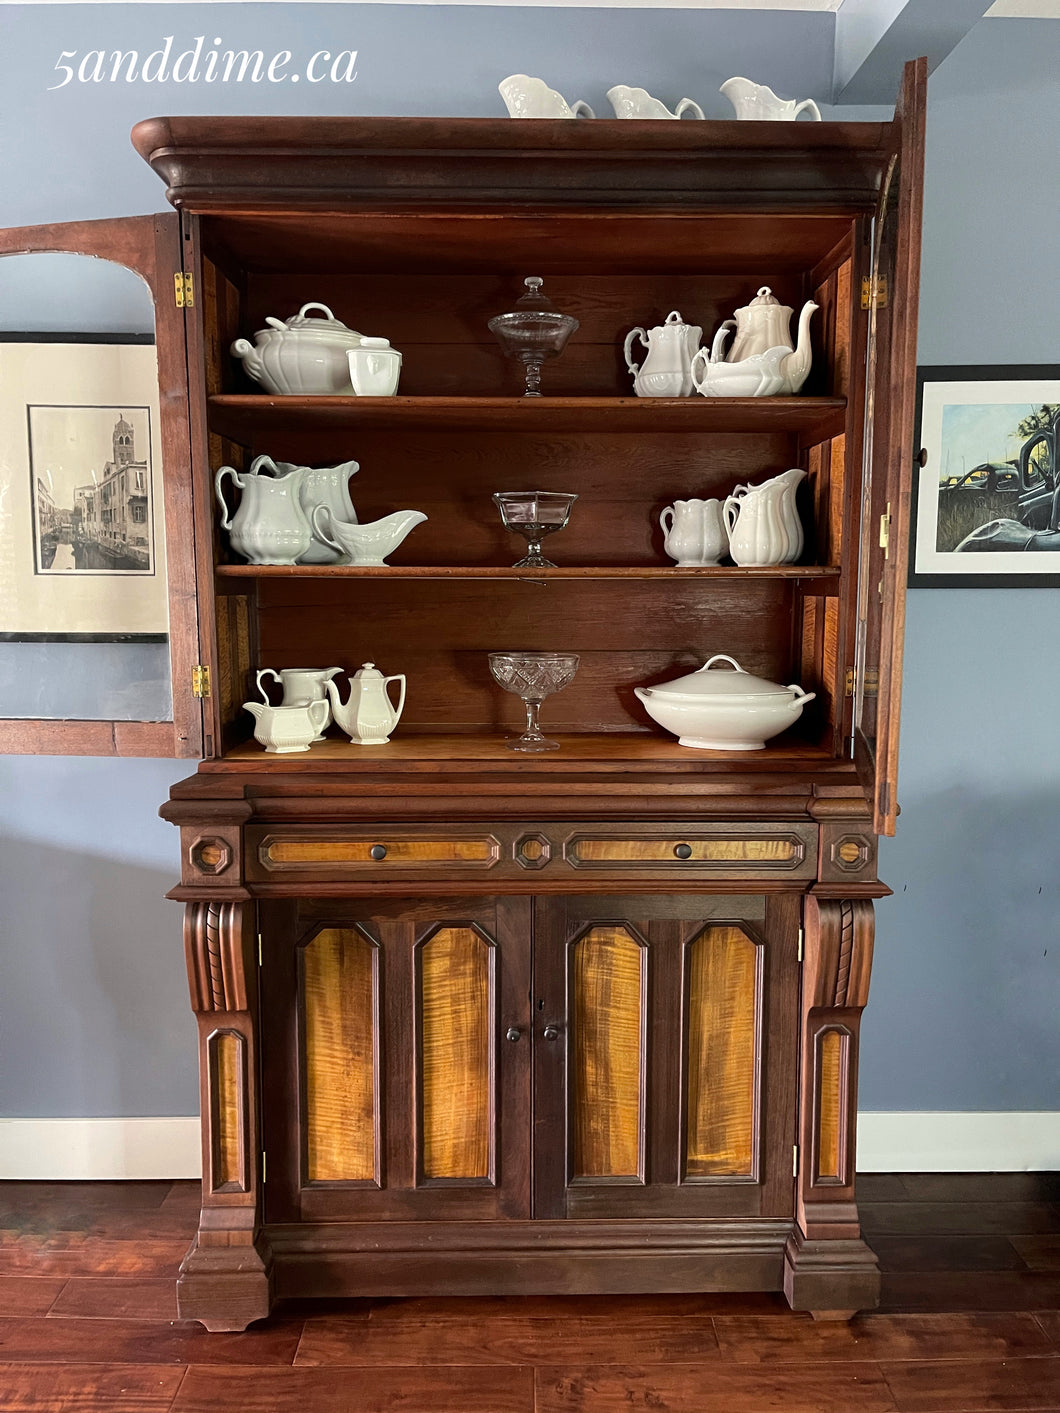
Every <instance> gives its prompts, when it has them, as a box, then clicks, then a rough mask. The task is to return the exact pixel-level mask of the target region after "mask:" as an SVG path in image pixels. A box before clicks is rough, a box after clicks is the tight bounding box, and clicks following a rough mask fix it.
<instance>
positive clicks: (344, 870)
mask: <svg viewBox="0 0 1060 1413" xmlns="http://www.w3.org/2000/svg"><path fill="white" fill-rule="evenodd" d="M245 860H246V877H247V881H248V882H251V883H254V882H257V883H269V882H273V883H278V882H280V881H281V880H285V881H292V882H293V881H295V880H297V879H304V880H305V881H306V882H312V881H314V880H315V881H318V882H326V881H331V882H335V883H341V882H343V881H354V880H357V881H359V882H369V883H376V882H378V883H385V882H387V881H388V880H392V879H396V878H409V879H416V880H424V881H425V880H432V879H433V880H438V881H445V880H456V879H458V878H459V879H467V880H470V879H471V878H472V877H473V876H474V875H476V874H479V875H483V876H485V875H489V877H490V880H491V884H490V886H491V887H492V886H497V885H499V884H500V883H501V882H502V881H503V880H509V881H515V880H519V882H520V883H522V884H525V883H528V882H529V881H530V879H531V878H534V879H540V881H541V883H542V884H543V885H544V884H548V885H550V886H553V887H555V886H557V885H560V884H562V881H563V879H564V878H566V879H567V880H568V886H577V884H576V878H577V877H581V878H583V879H586V880H588V878H589V877H590V876H591V877H592V879H593V881H594V888H595V887H596V886H597V885H598V883H604V882H606V883H609V884H610V883H616V884H622V883H624V882H630V881H638V880H639V881H644V880H647V879H659V880H666V881H672V882H675V883H676V882H677V881H678V880H680V879H682V878H695V877H698V878H707V877H711V878H717V879H719V880H721V879H748V880H754V879H778V880H779V879H789V880H792V881H802V880H804V879H808V878H813V877H814V876H815V870H816V866H817V826H816V825H815V824H810V823H806V824H802V823H791V824H788V823H784V824H772V823H764V824H748V823H747V822H746V821H741V822H739V823H732V824H721V823H715V822H713V821H712V822H710V823H704V824H688V823H687V822H678V823H673V822H656V821H653V822H651V823H637V824H628V823H623V824H610V823H608V824H599V823H586V822H570V821H556V820H550V821H546V822H541V821H527V822H525V823H513V822H512V821H510V820H506V821H503V822H497V823H490V824H487V825H470V824H454V825H453V826H451V827H450V826H447V825H444V824H395V825H388V824H386V823H381V824H379V825H372V826H369V825H363V824H350V825H334V824H332V825H326V826H325V825H275V826H268V825H250V826H248V828H247V830H246V852H245Z"/></svg>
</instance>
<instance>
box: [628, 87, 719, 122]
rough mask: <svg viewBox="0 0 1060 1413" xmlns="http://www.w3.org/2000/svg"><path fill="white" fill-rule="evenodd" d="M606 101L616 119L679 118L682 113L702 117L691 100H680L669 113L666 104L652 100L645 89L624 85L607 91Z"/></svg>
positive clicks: (698, 107)
mask: <svg viewBox="0 0 1060 1413" xmlns="http://www.w3.org/2000/svg"><path fill="white" fill-rule="evenodd" d="M607 101H608V102H609V103H610V104H611V107H612V108H613V109H614V110H615V117H616V118H680V117H681V115H682V114H683V113H691V114H692V116H693V117H694V118H702V117H703V109H702V108H701V107H700V106H699V104H698V103H693V101H692V99H691V98H682V99H681V101H680V103H678V105H677V107H676V109H675V110H674V111H673V112H672V113H671V112H670V110H669V108H667V106H666V104H665V103H663V102H661V101H660V100H659V99H658V98H653V97H652V96H651V94H650V93H649V92H648V91H647V89H644V88H630V87H629V85H628V84H624V83H616V84H615V86H614V88H609V89H608V90H607Z"/></svg>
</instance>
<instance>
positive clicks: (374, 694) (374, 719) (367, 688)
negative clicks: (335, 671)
mask: <svg viewBox="0 0 1060 1413" xmlns="http://www.w3.org/2000/svg"><path fill="white" fill-rule="evenodd" d="M349 682H350V695H349V699H348V700H347V702H346V703H345V705H343V703H342V701H341V700H340V698H339V692H338V688H337V687H336V686H335V683H334V682H330V681H329V682H328V683H327V693H328V697H329V699H330V701H331V711H332V714H333V716H334V718H335V720H336V721H337V722H338V724H339V726H341V727H342V729H343V731H345V732H346V735H347V736H349V738H350V740H351V741H353V742H354V743H355V744H356V745H358V746H385V745H386V743H387V741H388V740H389V739H390V733H391V731H393V729H394V727H395V726H396V725H397V724H398V721H399V720H400V717H401V712H402V710H403V708H404V706H405V676H404V673H397V674H396V675H395V676H393V677H384V676H383V674H382V673H381V672H380V671H379V669H378V667H376V665H375V663H374V662H366V663H364V664H363V666H361V667H360V668H359V669H358V670H357V671H356V672H355V673H354V674H353V676H352V677H351V678H350V679H349ZM391 682H398V683H400V687H399V694H398V703H397V706H395V705H394V704H393V702H392V701H391V699H390V696H389V695H388V693H387V687H388V686H389V685H390V683H391Z"/></svg>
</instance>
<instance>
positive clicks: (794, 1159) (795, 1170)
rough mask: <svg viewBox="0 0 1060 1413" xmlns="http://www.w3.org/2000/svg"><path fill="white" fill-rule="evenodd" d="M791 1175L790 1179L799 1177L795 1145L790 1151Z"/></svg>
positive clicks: (797, 1147)
mask: <svg viewBox="0 0 1060 1413" xmlns="http://www.w3.org/2000/svg"><path fill="white" fill-rule="evenodd" d="M791 1175H792V1177H798V1175H799V1145H798V1144H797V1143H796V1144H795V1147H794V1148H793V1149H792V1150H791Z"/></svg>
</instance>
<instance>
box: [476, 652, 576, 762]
mask: <svg viewBox="0 0 1060 1413" xmlns="http://www.w3.org/2000/svg"><path fill="white" fill-rule="evenodd" d="M577 670H578V654H577V653H540V652H524V653H514V652H509V653H490V671H491V672H492V673H493V677H494V680H495V681H496V682H498V683H499V685H500V686H502V687H503V688H504V690H505V691H506V692H511V693H512V694H513V695H514V696H517V697H521V698H522V700H523V705H524V706H525V707H526V730H525V731H524V732H523V734H522V735H521V736H513V737H509V739H508V740H507V741H505V745H506V746H507V747H508V749H509V750H512V751H533V752H537V751H558V750H559V742H558V741H552V740H550V739H549V738H548V737H547V736H543V735H542V734H541V728H540V726H539V725H538V719H537V718H538V712H539V711H540V709H541V703H542V702H543V701H544V699H545V698H546V697H549V696H551V695H552V693H553V692H562V690H563V688H564V687H569V686H570V684H571V682H573V681H574V674H575V673H576V672H577Z"/></svg>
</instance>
